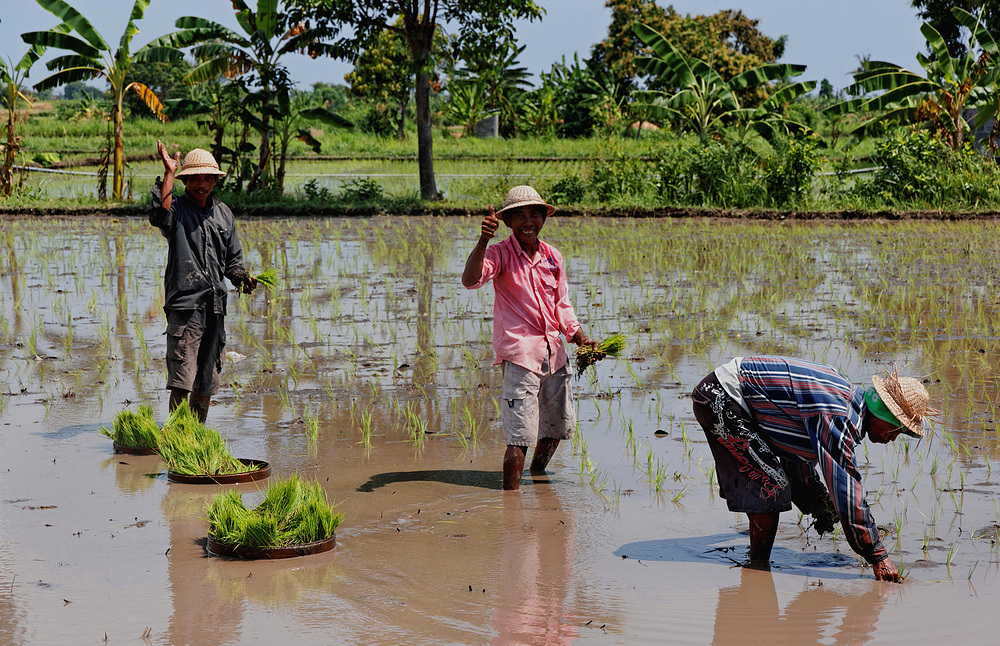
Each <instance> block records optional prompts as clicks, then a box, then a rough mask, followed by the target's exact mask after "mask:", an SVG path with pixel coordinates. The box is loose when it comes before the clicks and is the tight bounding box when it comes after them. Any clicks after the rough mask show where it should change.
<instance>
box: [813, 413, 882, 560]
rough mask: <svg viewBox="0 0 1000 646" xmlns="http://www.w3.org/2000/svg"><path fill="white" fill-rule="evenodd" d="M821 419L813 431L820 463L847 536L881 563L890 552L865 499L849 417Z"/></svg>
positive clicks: (862, 552) (862, 553) (864, 555)
mask: <svg viewBox="0 0 1000 646" xmlns="http://www.w3.org/2000/svg"><path fill="white" fill-rule="evenodd" d="M818 421H820V423H819V424H818V425H817V427H816V429H815V432H814V434H813V437H814V438H815V448H816V455H817V458H818V460H817V463H818V466H819V468H820V472H821V473H822V474H823V479H824V480H825V482H826V486H827V488H828V489H829V490H830V496H831V498H832V500H833V506H834V508H836V510H837V515H838V516H840V522H841V524H842V525H843V528H844V537H845V538H846V539H847V542H848V543H849V544H850V545H851V548H852V549H853V550H854V551H855V552H857V553H858V554H859V555H860V556H861V557H862V558H864V559H865V560H866V561H868V562H869V563H871V564H875V563H878V562H879V561H882V560H884V559H885V558H887V557H888V556H889V553H888V552H887V551H886V549H885V547H883V546H882V541H881V539H880V537H879V534H878V527H877V526H876V525H875V518H874V517H873V516H872V513H871V510H870V509H869V507H868V501H867V500H866V499H865V490H864V487H863V486H862V484H861V474H860V473H859V472H858V469H857V466H856V464H855V462H854V443H853V442H852V441H850V440H849V438H850V437H851V435H850V433H849V432H848V428H847V424H846V419H845V418H844V417H843V416H840V415H824V416H821V418H820V419H819V420H818Z"/></svg>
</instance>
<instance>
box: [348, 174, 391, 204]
mask: <svg viewBox="0 0 1000 646" xmlns="http://www.w3.org/2000/svg"><path fill="white" fill-rule="evenodd" d="M382 197H383V191H382V185H381V184H379V183H378V182H376V181H375V180H373V179H372V178H370V177H358V178H356V179H352V180H350V181H348V182H347V183H346V184H344V186H343V188H341V189H340V199H341V200H343V201H345V202H372V201H374V200H380V199H382Z"/></svg>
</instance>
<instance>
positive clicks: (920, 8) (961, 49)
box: [910, 0, 1000, 58]
mask: <svg viewBox="0 0 1000 646" xmlns="http://www.w3.org/2000/svg"><path fill="white" fill-rule="evenodd" d="M910 4H911V5H912V6H913V8H914V9H916V10H917V17H918V18H920V19H921V20H923V21H924V22H926V23H927V24H929V25H930V26H931V27H933V28H934V29H935V30H936V31H937V32H938V33H939V34H940V35H941V38H942V39H943V40H944V42H945V44H946V45H947V47H948V53H949V54H951V56H952V58H961V57H962V56H964V55H965V54H967V53H968V48H967V43H966V42H965V40H964V39H963V35H962V24H961V23H960V22H959V21H958V20H957V19H956V18H955V14H954V13H952V9H954V8H958V9H962V10H964V11H966V12H968V13H970V14H972V15H973V16H976V17H977V18H979V19H980V20H981V21H982V24H983V26H984V27H985V28H986V29H987V30H988V31H990V32H991V33H994V34H997V33H1000V3H998V2H997V1H996V0H912V2H911V3H910ZM932 53H933V52H932Z"/></svg>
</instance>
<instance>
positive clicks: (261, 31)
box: [39, 0, 333, 191]
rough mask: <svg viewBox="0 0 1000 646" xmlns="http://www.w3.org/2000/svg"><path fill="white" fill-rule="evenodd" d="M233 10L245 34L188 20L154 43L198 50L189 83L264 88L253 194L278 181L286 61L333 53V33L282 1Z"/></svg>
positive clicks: (240, 2) (239, 1)
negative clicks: (264, 180) (267, 181)
mask: <svg viewBox="0 0 1000 646" xmlns="http://www.w3.org/2000/svg"><path fill="white" fill-rule="evenodd" d="M39 2H41V0H39ZM232 5H233V8H234V9H235V10H236V21H237V22H238V23H239V24H240V28H241V29H242V30H243V33H242V34H240V33H237V32H235V31H233V30H231V29H229V28H228V27H225V26H223V25H220V24H219V23H217V22H214V21H212V20H207V19H205V18H198V17H196V16H184V17H182V18H178V19H177V22H175V23H174V26H176V27H177V28H178V29H179V30H180V31H177V32H174V33H172V34H168V35H166V36H162V37H161V38H159V39H157V40H156V41H154V42H155V43H157V44H160V45H163V46H169V47H176V48H184V47H190V46H193V45H196V47H195V48H194V50H193V53H194V55H195V59H196V60H198V61H199V65H198V66H197V67H195V68H194V69H193V70H192V71H191V72H190V73H189V74H188V75H187V76H186V77H185V80H186V81H187V82H189V83H205V82H211V81H213V80H214V79H216V78H217V77H218V76H220V75H222V76H225V77H226V78H230V79H235V78H240V77H244V76H250V77H251V79H250V81H251V84H252V85H253V86H256V87H257V88H258V92H256V93H255V94H254V95H253V96H252V98H253V99H254V100H255V101H256V102H257V104H258V109H259V111H260V120H259V122H258V123H256V124H255V125H256V127H257V129H258V130H259V131H260V146H259V148H258V151H257V153H258V159H257V168H256V169H255V171H254V173H253V176H252V177H251V179H250V182H249V184H248V185H247V190H248V191H254V190H257V189H258V188H259V186H260V180H261V177H263V176H264V175H265V173H268V174H271V175H273V173H270V171H269V169H270V168H271V167H272V165H273V164H272V160H271V148H272V146H271V143H272V138H273V137H274V132H273V131H272V128H271V121H272V119H275V118H279V117H280V116H281V115H283V114H287V113H288V110H289V91H290V89H291V82H290V80H289V78H288V72H287V70H286V68H285V66H284V65H283V64H282V63H281V58H282V57H283V56H285V55H286V54H290V53H292V52H303V51H304V52H307V53H308V54H309V55H310V56H312V57H313V58H315V57H317V56H319V55H321V54H330V53H332V52H333V50H332V48H331V46H330V45H329V44H328V43H326V42H324V39H325V38H326V37H328V36H329V35H330V33H331V31H330V30H329V29H327V28H325V27H324V28H316V27H310V26H309V24H308V23H307V22H306V21H304V20H303V21H298V20H294V19H293V18H290V16H289V15H288V14H287V12H286V11H285V8H283V7H281V6H280V5H281V2H279V0H257V10H256V11H254V10H253V9H251V8H250V6H249V5H248V4H247V3H246V2H245V1H244V0H232ZM279 163H280V161H279Z"/></svg>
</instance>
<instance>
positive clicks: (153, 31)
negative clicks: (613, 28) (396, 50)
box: [0, 0, 924, 89]
mask: <svg viewBox="0 0 1000 646" xmlns="http://www.w3.org/2000/svg"><path fill="white" fill-rule="evenodd" d="M0 3H2V4H3V6H4V11H3V12H2V13H0V56H3V57H4V58H5V59H15V60H16V59H19V58H20V57H21V56H22V55H23V54H24V52H25V51H26V49H27V46H26V45H24V43H23V42H21V39H20V34H21V33H22V32H25V31H33V30H38V29H47V28H49V27H52V26H53V25H54V24H55V22H56V19H55V17H54V16H52V14H50V13H48V12H47V11H45V10H44V9H42V8H41V7H40V6H39V5H38V4H37V3H36V2H35V1H34V0H0ZM69 3H70V4H71V5H73V6H74V7H75V8H77V9H78V10H79V11H80V12H81V13H82V14H83V15H85V16H86V17H87V18H88V19H90V21H91V22H92V23H94V26H95V27H96V28H97V30H98V31H99V32H101V34H102V35H103V36H104V39H105V40H106V41H108V42H109V43H112V44H117V41H118V39H119V37H120V36H121V33H122V31H124V28H125V23H126V21H127V19H128V13H129V11H130V10H131V7H132V4H133V0H69ZM15 4H16V6H17V11H16V12H14V11H11V10H9V9H10V7H12V6H14V5H15ZM251 4H253V0H251ZM540 4H541V5H542V6H543V7H544V8H545V9H546V11H547V15H546V16H545V18H544V19H543V20H542V21H536V22H534V23H523V24H520V25H519V26H518V37H519V40H520V42H521V43H522V44H525V45H527V49H526V50H525V51H524V53H523V54H522V56H521V59H520V62H521V64H522V65H524V66H525V67H527V68H528V70H529V71H530V72H532V73H533V74H537V73H538V72H541V71H547V70H548V69H549V68H550V67H551V65H552V64H553V63H554V62H556V61H558V60H559V59H560V58H561V57H562V56H565V57H566V58H567V59H572V57H573V54H574V53H578V54H579V55H580V57H581V58H586V57H587V56H589V53H590V47H591V46H592V45H593V44H594V43H596V42H598V41H600V40H602V39H603V38H604V36H605V35H606V34H607V28H608V24H609V23H610V21H611V11H610V9H608V8H606V7H605V6H604V1H603V0H541V1H540ZM660 4H661V5H663V6H666V5H667V4H673V6H674V8H675V9H676V10H677V11H678V12H679V13H682V14H687V13H690V14H712V13H715V12H717V11H720V10H722V9H741V10H742V11H743V12H744V13H745V14H747V15H748V16H750V17H751V18H754V19H758V20H759V21H760V23H759V24H758V27H759V29H760V30H761V31H762V32H763V33H764V34H766V35H768V36H770V37H772V38H776V37H778V36H782V35H785V36H787V37H788V43H787V46H786V50H785V56H784V58H783V59H782V62H786V63H799V64H804V65H806V66H807V69H806V72H805V74H803V75H802V76H801V77H800V78H801V79H802V80H816V81H819V80H821V79H824V78H825V79H827V80H829V81H830V83H832V84H833V86H834V87H835V88H842V87H844V86H846V85H848V84H849V83H850V82H851V78H850V72H851V70H853V69H854V68H855V67H856V66H857V63H858V57H859V56H861V55H869V56H871V58H873V59H875V60H887V61H890V62H893V63H897V64H900V65H903V66H904V67H907V68H909V69H911V70H914V71H917V72H920V71H921V70H920V68H919V66H918V65H917V63H916V60H915V58H914V56H915V55H916V54H917V52H920V51H922V50H923V49H924V39H923V37H922V36H921V34H920V21H919V20H918V19H917V18H916V15H915V12H914V10H913V8H912V7H911V6H910V0H744V1H742V2H741V1H737V0H731V1H728V2H726V1H721V0H675V1H674V2H672V3H667V2H660ZM231 6H232V5H231V4H230V2H228V1H227V0H151V2H150V6H149V9H148V10H147V11H146V15H145V17H144V18H143V20H141V21H139V23H138V26H139V29H140V30H141V31H140V33H139V35H137V36H136V37H135V40H134V41H133V42H134V43H135V44H137V45H142V44H144V43H146V42H148V41H149V40H152V39H153V38H155V37H157V36H160V35H162V34H165V33H168V32H170V31H173V30H174V26H173V25H174V21H175V20H176V19H177V18H178V17H180V16H187V15H198V16H202V17H205V18H210V19H212V20H216V21H218V22H221V23H223V24H225V25H228V26H233V27H235V26H236V21H235V19H234V18H233V11H232V8H231ZM288 66H289V69H290V71H291V75H292V78H293V79H294V80H295V81H296V83H297V84H298V86H299V87H301V88H303V89H306V88H308V87H309V85H311V84H312V83H315V82H317V81H323V82H327V83H343V82H344V80H343V79H344V74H345V73H347V72H348V71H350V67H349V66H348V65H347V64H346V63H342V62H339V61H332V60H329V59H318V60H312V59H310V58H308V57H306V56H298V55H296V56H292V57H289V58H288ZM46 72H47V70H45V69H44V67H43V66H42V65H39V66H37V67H36V69H35V70H34V71H33V73H32V75H31V77H30V80H32V81H38V80H40V79H42V78H44V77H45V75H46Z"/></svg>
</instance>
